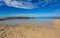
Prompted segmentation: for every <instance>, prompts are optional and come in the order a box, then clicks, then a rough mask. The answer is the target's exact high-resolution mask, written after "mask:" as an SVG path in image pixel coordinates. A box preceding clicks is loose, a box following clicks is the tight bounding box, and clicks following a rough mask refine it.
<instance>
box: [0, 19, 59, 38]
mask: <svg viewBox="0 0 60 38" xmlns="http://www.w3.org/2000/svg"><path fill="white" fill-rule="evenodd" d="M0 38H60V19H57V20H54V21H53V25H52V26H51V27H46V26H43V25H34V24H20V25H11V26H8V25H3V24H0Z"/></svg>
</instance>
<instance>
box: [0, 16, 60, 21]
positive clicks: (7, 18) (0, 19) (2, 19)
mask: <svg viewBox="0 0 60 38" xmlns="http://www.w3.org/2000/svg"><path fill="white" fill-rule="evenodd" d="M9 19H60V17H6V18H0V21H4V20H9Z"/></svg>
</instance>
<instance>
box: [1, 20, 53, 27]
mask: <svg viewBox="0 0 60 38" xmlns="http://www.w3.org/2000/svg"><path fill="white" fill-rule="evenodd" d="M53 20H54V19H10V20H5V21H0V24H21V23H30V24H41V25H48V26H49V25H50V26H51V25H52V22H53Z"/></svg>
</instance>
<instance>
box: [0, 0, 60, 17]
mask: <svg viewBox="0 0 60 38" xmlns="http://www.w3.org/2000/svg"><path fill="white" fill-rule="evenodd" d="M7 16H46V17H49V16H52V17H53V16H55V17H60V0H0V17H7Z"/></svg>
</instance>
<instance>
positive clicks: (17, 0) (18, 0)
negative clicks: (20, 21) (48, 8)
mask: <svg viewBox="0 0 60 38" xmlns="http://www.w3.org/2000/svg"><path fill="white" fill-rule="evenodd" d="M2 1H3V2H4V3H5V5H7V6H10V7H16V8H23V9H34V8H37V7H39V5H40V4H42V3H44V4H43V5H42V7H44V6H45V5H47V4H49V3H50V2H51V3H52V2H56V1H57V0H43V1H42V0H38V2H35V3H32V2H31V1H32V0H25V1H23V0H0V2H2ZM1 5H2V4H1V3H0V6H1Z"/></svg>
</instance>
